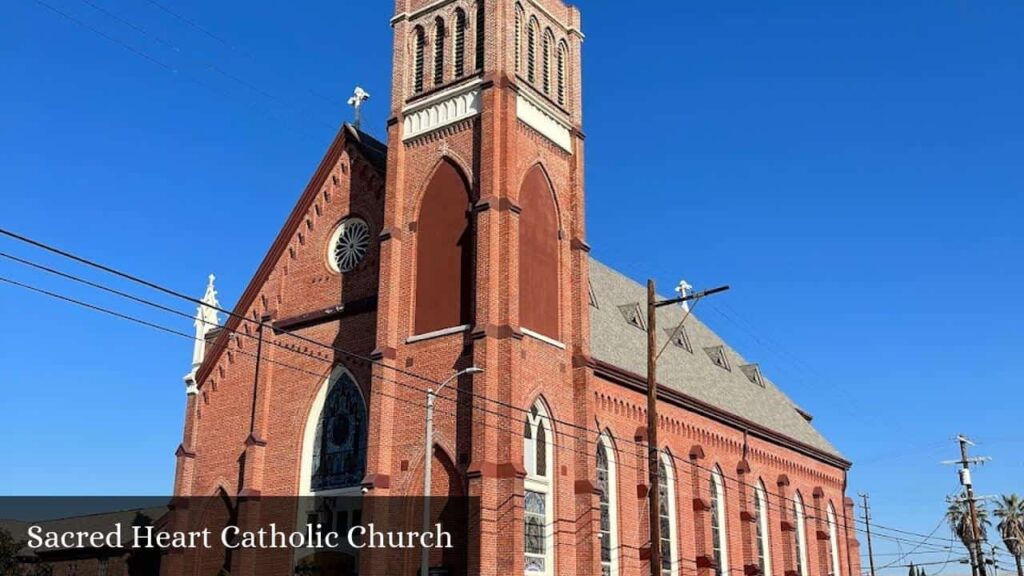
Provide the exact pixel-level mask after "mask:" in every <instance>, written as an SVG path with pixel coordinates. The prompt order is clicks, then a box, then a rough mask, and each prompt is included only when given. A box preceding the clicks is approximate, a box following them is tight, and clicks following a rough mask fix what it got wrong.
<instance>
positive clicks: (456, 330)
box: [405, 324, 469, 344]
mask: <svg viewBox="0 0 1024 576" xmlns="http://www.w3.org/2000/svg"><path fill="white" fill-rule="evenodd" d="M468 331H469V324H462V325H461V326H452V327H451V328H442V329H440V330H434V331H433V332H426V333H424V334H417V335H415V336H410V337H409V338H408V339H407V340H406V341H405V343H406V344H412V343H414V342H423V341H424V340H432V339H434V338H441V337H442V336H451V335H452V334H460V333H462V332H468Z"/></svg>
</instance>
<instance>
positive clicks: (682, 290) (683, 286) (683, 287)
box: [676, 280, 693, 312]
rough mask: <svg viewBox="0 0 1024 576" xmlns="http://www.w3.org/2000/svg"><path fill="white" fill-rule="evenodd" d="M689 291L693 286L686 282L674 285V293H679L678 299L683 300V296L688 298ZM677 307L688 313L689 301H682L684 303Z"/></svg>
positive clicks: (681, 281) (682, 281)
mask: <svg viewBox="0 0 1024 576" xmlns="http://www.w3.org/2000/svg"><path fill="white" fill-rule="evenodd" d="M691 291H693V286H692V285H690V283H689V282H687V281H686V280H680V281H679V284H678V285H676V292H678V293H679V297H680V298H683V297H685V296H689V295H690V292H691ZM679 305H680V306H681V307H682V309H683V310H686V311H687V312H689V311H690V301H689V300H684V301H682V302H680V303H679Z"/></svg>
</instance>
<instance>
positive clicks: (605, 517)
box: [597, 433, 619, 576]
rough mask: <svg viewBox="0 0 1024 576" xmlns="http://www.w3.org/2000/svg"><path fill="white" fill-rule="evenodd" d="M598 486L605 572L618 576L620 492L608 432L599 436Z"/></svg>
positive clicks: (610, 575) (602, 568)
mask: <svg viewBox="0 0 1024 576" xmlns="http://www.w3.org/2000/svg"><path fill="white" fill-rule="evenodd" d="M597 488H598V490H599V491H600V497H599V500H600V504H601V574H602V576H614V575H616V574H618V573H619V566H618V564H619V563H618V557H619V525H618V506H619V493H618V476H617V471H616V468H615V448H614V447H613V446H612V442H611V436H610V435H609V434H608V433H604V434H601V435H600V436H599V437H598V439H597Z"/></svg>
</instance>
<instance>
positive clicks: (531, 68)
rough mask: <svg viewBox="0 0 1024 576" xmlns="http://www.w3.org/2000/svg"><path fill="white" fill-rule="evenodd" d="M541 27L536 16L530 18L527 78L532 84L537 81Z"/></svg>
mask: <svg viewBox="0 0 1024 576" xmlns="http://www.w3.org/2000/svg"><path fill="white" fill-rule="evenodd" d="M539 30H540V27H539V25H538V24H537V19H536V18H531V19H530V26H529V27H528V28H527V29H526V79H527V80H529V81H530V84H536V83H537V34H538V33H539Z"/></svg>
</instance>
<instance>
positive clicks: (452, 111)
mask: <svg viewBox="0 0 1024 576" xmlns="http://www.w3.org/2000/svg"><path fill="white" fill-rule="evenodd" d="M479 113H480V79H479V78H476V79H474V80H473V81H471V82H467V83H465V84H460V85H458V86H456V87H454V88H451V89H449V90H444V91H442V92H440V93H438V94H434V95H432V96H430V97H428V98H424V99H423V100H422V101H419V102H415V103H413V104H410V105H409V106H406V107H405V108H404V109H402V116H403V121H402V140H403V141H406V140H410V139H412V138H415V137H417V136H422V135H424V134H427V133H430V132H433V131H434V130H437V129H439V128H443V127H445V126H448V125H450V124H454V123H456V122H459V121H461V120H465V119H467V118H472V117H473V116H476V115H477V114H479Z"/></svg>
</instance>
